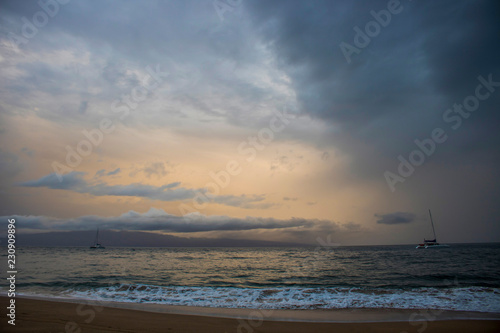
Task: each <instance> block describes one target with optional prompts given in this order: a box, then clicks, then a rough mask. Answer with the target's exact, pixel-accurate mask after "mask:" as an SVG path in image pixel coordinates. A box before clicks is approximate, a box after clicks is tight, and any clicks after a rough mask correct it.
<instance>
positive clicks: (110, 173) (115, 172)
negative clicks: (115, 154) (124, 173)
mask: <svg viewBox="0 0 500 333" xmlns="http://www.w3.org/2000/svg"><path fill="white" fill-rule="evenodd" d="M120 172H121V169H120V168H116V169H115V170H113V171H110V172H108V173H107V174H106V175H107V176H113V175H117V174H119V173H120Z"/></svg>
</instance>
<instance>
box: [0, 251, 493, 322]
mask: <svg viewBox="0 0 500 333" xmlns="http://www.w3.org/2000/svg"><path fill="white" fill-rule="evenodd" d="M3 253H4V254H3V255H2V267H1V273H0V276H1V277H2V279H3V281H5V278H6V277H7V275H6V271H7V254H6V253H7V251H3ZM16 255H17V258H16V260H17V262H16V264H17V265H16V266H17V271H18V273H17V276H16V291H17V295H26V296H43V297H52V298H71V299H81V300H97V301H102V302H135V303H157V304H170V305H185V306H203V307H228V308H256V309H337V308H397V309H417V308H429V309H442V310H464V311H480V312H496V313H500V244H453V245H452V246H451V247H450V248H448V249H434V250H416V249H415V246H412V245H407V246H356V247H355V246H352V247H330V248H328V247H317V248H135V249H132V248H106V249H104V250H91V249H89V248H81V247H73V248H70V247H68V248H61V247H59V248H57V247H54V248H35V247H32V248H30V247H25V248H18V249H17V253H16ZM5 286H6V284H2V287H1V288H0V292H1V293H3V294H5V293H6V291H7V288H6V287H5Z"/></svg>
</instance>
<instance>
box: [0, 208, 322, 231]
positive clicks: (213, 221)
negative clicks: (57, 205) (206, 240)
mask: <svg viewBox="0 0 500 333" xmlns="http://www.w3.org/2000/svg"><path fill="white" fill-rule="evenodd" d="M2 218H3V217H2ZM8 218H9V219H12V218H14V219H15V220H16V226H17V227H18V228H22V229H32V230H34V229H38V230H46V229H48V230H95V229H96V228H97V227H100V228H106V229H115V230H144V231H155V230H161V231H170V232H180V233H189V232H206V231H244V230H255V229H286V228H295V227H313V226H314V225H315V224H316V223H320V224H322V225H324V224H325V223H326V222H325V221H320V220H314V219H300V218H291V219H288V220H278V219H274V218H258V217H246V218H241V219H240V218H232V217H228V216H205V215H201V214H188V215H185V216H176V215H171V214H168V213H166V212H165V211H163V210H161V209H154V208H151V209H150V210H149V211H148V212H146V213H143V214H141V213H138V212H135V211H129V212H128V213H125V214H122V215H121V216H116V217H103V216H94V215H88V216H81V217H78V218H74V219H57V218H52V217H46V216H18V215H14V216H8V217H5V218H4V219H2V221H7V219H8Z"/></svg>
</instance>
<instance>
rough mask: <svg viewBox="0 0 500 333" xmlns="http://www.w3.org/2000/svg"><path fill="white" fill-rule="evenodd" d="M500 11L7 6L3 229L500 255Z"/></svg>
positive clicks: (323, 5)
mask: <svg viewBox="0 0 500 333" xmlns="http://www.w3.org/2000/svg"><path fill="white" fill-rule="evenodd" d="M499 17H500V5H499V4H498V2H496V1H420V0H419V1H415V0H413V1H409V0H403V1H401V2H399V1H396V0H394V1H356V2H353V1H289V0H286V1H254V0H252V1H251V0H216V1H211V0H198V1H140V2H139V1H81V0H72V1H67V0H64V1H63V0H60V1H56V0H42V1H40V2H37V1H2V3H1V4H0V77H1V79H0V140H1V141H0V142H1V146H0V172H1V177H2V179H1V182H0V195H1V201H0V202H1V203H0V216H1V219H2V223H3V225H5V223H6V220H7V218H12V217H14V218H15V219H16V221H17V228H18V231H19V232H24V233H37V232H44V233H46V232H61V231H88V230H95V229H96V228H97V227H100V228H101V229H107V230H120V231H123V230H133V231H144V232H151V233H164V234H168V235H174V236H176V237H200V238H221V239H222V238H224V239H246V240H252V239H253V240H261V241H279V242H298V243H303V244H310V245H318V240H317V238H318V237H325V236H326V235H330V236H331V238H330V239H331V240H332V241H334V242H336V243H340V244H343V245H350V244H414V243H418V242H420V241H422V239H423V238H424V237H427V238H429V237H432V229H431V228H430V224H429V219H428V211H427V210H428V209H429V208H430V209H431V210H432V212H433V217H434V220H435V222H436V232H437V233H438V239H439V240H440V241H441V242H449V243H453V242H487V241H500V219H499V216H500V168H499V166H500V149H499V148H500V140H499V139H500V136H499V135H498V127H499V125H500V110H499V105H500V66H499V59H500V35H499V32H500V20H498V18H499Z"/></svg>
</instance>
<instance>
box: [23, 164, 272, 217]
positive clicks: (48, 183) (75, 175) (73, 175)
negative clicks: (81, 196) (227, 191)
mask: <svg viewBox="0 0 500 333" xmlns="http://www.w3.org/2000/svg"><path fill="white" fill-rule="evenodd" d="M119 170H120V168H118V169H116V170H114V171H111V172H108V173H107V175H110V174H116V173H118V172H119ZM85 174H86V173H85V172H77V171H72V172H70V173H67V174H64V175H62V176H61V177H62V180H61V181H59V178H58V177H57V175H56V174H55V173H52V174H49V175H47V176H43V177H41V178H39V179H37V180H31V181H27V182H23V183H20V184H19V186H24V187H45V188H49V189H57V190H68V191H73V192H77V193H88V194H92V195H95V196H104V195H111V196H128V197H142V198H148V199H152V200H161V201H179V200H186V199H193V198H195V196H196V195H197V194H200V193H201V194H203V195H205V194H206V197H207V198H208V200H209V202H212V203H217V204H222V205H226V206H232V207H240V208H246V209H254V208H258V209H267V208H270V207H272V206H274V205H275V204H273V203H264V202H262V201H264V200H265V197H264V196H263V195H253V196H249V195H245V194H243V195H240V196H235V195H220V196H213V195H208V193H207V190H206V189H187V188H184V187H179V186H180V185H181V183H180V182H173V183H169V184H166V185H163V186H152V185H144V184H140V183H133V184H129V185H107V184H106V183H103V182H98V183H89V182H87V181H86V180H85V179H84V178H83V177H84V176H85ZM103 174H105V170H104V169H102V170H99V171H97V173H96V176H97V177H99V176H102V175H103Z"/></svg>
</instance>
